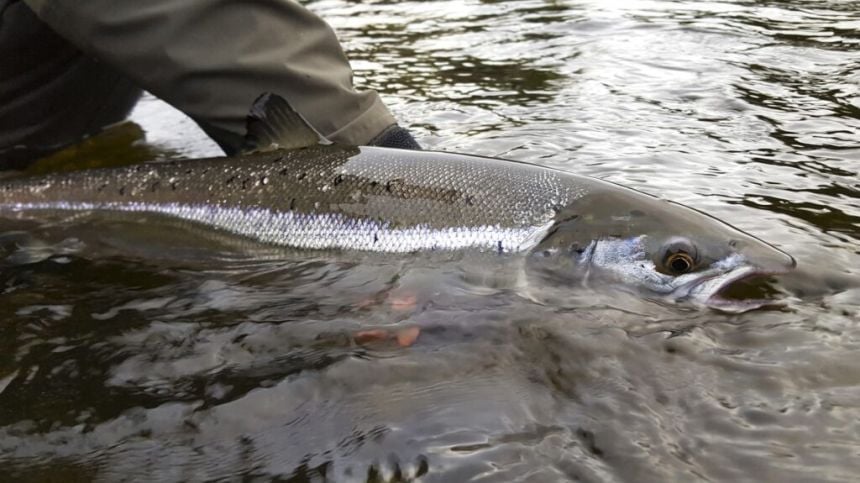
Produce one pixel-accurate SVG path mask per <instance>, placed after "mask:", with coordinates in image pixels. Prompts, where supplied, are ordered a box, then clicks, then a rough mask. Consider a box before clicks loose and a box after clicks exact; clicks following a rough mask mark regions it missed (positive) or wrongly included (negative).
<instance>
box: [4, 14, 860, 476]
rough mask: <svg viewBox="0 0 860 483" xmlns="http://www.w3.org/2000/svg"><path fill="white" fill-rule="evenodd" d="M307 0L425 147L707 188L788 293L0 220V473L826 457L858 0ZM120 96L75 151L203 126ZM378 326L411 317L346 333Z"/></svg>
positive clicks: (838, 461) (696, 193)
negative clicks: (90, 238)
mask: <svg viewBox="0 0 860 483" xmlns="http://www.w3.org/2000/svg"><path fill="white" fill-rule="evenodd" d="M310 6H311V7H312V8H314V9H315V10H316V11H318V12H319V13H321V14H322V15H323V16H325V17H326V18H327V19H328V20H329V21H330V22H331V23H333V24H334V25H335V26H336V28H337V29H338V31H339V34H340V36H341V38H342V40H343V41H344V43H345V45H346V47H347V50H348V52H349V55H350V56H351V58H352V59H353V63H354V67H355V68H356V82H357V83H358V84H360V85H364V86H371V87H373V88H375V89H377V90H379V91H380V92H381V93H382V94H383V96H384V98H385V99H386V100H387V102H388V103H389V104H390V106H391V107H392V109H393V110H394V111H395V113H396V114H397V116H398V117H399V118H400V119H401V120H402V122H403V123H404V124H405V125H408V126H411V127H412V128H413V130H414V131H415V133H416V135H417V137H418V138H419V139H420V141H421V142H422V143H423V144H424V145H425V146H427V147H429V148H432V149H440V150H448V151H459V152H465V153H473V154H484V155H492V156H501V157H507V158H513V159H520V160H528V161H531V162H536V163H541V164H546V165H550V166H555V167H559V168H563V169H568V170H571V171H575V172H578V173H584V174H589V175H593V176H597V177H601V178H605V179H609V180H612V181H615V182H619V183H622V184H625V185H628V186H632V187H635V188H639V189H642V190H644V191H648V192H651V193H654V194H658V195H660V196H662V197H665V198H669V199H673V200H677V201H681V202H683V203H686V204H689V205H691V206H694V207H697V208H700V209H703V210H706V211H708V212H710V213H712V214H714V215H716V216H717V217H719V218H722V219H725V220H727V221H730V222H731V223H732V224H734V225H736V226H738V227H739V228H742V229H744V230H746V231H749V232H751V233H754V234H756V235H758V236H760V237H761V238H764V239H766V240H768V241H771V242H773V243H775V244H777V245H778V246H780V247H781V248H782V249H784V250H785V251H787V252H789V253H791V254H793V255H795V256H796V257H797V259H798V262H799V270H798V272H797V273H795V274H793V275H791V276H786V277H782V278H781V279H780V280H779V281H778V282H776V283H774V284H773V285H772V288H773V289H774V290H775V291H777V292H778V293H779V294H780V296H782V297H785V298H786V299H787V300H788V307H787V308H786V309H785V310H779V311H757V312H750V313H747V314H743V315H725V314H719V313H715V312H701V311H696V310H690V309H688V308H684V307H680V306H661V305H657V304H654V303H651V302H647V301H642V300H624V301H621V300H617V301H614V302H612V303H605V301H597V300H590V299H584V300H578V301H577V304H578V306H577V307H576V308H575V309H572V310H571V309H566V310H563V311H562V310H555V309H553V308H551V307H542V306H537V305H534V304H531V303H529V302H527V301H525V300H522V299H520V298H518V297H517V296H515V295H513V294H510V293H508V292H506V291H504V290H500V289H495V288H493V287H492V286H488V285H487V284H483V283H481V281H480V280H477V279H476V277H473V276H471V274H469V273H466V269H465V268H464V267H460V266H457V265H456V264H452V265H449V266H433V265H428V264H426V263H425V264H422V263H421V262H419V261H415V260H401V259H392V260H391V261H390V263H385V262H383V263H373V264H355V263H345V262H342V261H337V260H326V259H319V258H313V259H301V258H297V259H295V260H286V261H283V260H282V261H257V262H231V263H216V262H215V261H213V260H211V259H208V260H207V259H206V258H205V257H201V258H199V259H195V260H194V262H193V263H192V262H191V261H189V262H188V263H175V262H172V263H167V262H163V263H162V262H159V261H158V260H159V257H158V256H147V255H159V254H161V252H160V251H161V250H164V245H165V244H164V243H162V244H153V247H154V248H149V250H150V253H148V252H147V250H148V247H149V245H148V244H147V243H146V240H147V238H146V235H147V234H146V233H143V234H141V233H138V234H135V236H134V237H131V239H130V240H128V241H127V242H126V243H128V244H129V245H134V246H133V247H132V246H129V247H128V248H129V250H128V251H127V252H125V251H123V250H115V251H111V252H102V251H100V250H99V247H98V246H96V247H93V246H89V247H82V246H81V245H80V243H77V242H75V241H74V238H79V235H81V234H82V233H83V232H85V231H86V230H87V229H88V228H90V229H92V227H88V226H86V225H84V226H79V227H72V228H69V227H68V226H67V225H64V226H63V227H59V228H58V227H50V226H39V225H23V226H22V225H20V224H14V225H13V224H11V222H0V232H3V233H4V235H2V236H0V254H2V255H3V257H5V258H4V261H3V262H2V263H3V266H2V268H0V301H2V302H0V475H2V476H0V479H2V480H3V481H12V480H25V481H89V480H102V481H122V480H137V481H147V480H152V481H155V480H157V481H190V480H256V479H259V480H268V479H273V478H277V479H281V480H291V481H318V480H321V479H323V477H327V478H330V479H332V480H336V481H364V480H370V481H380V480H383V481H385V480H394V481H400V480H409V479H411V478H420V479H421V480H422V481H454V482H459V481H569V480H578V481H637V482H638V481H659V482H663V481H691V480H716V481H733V482H734V481H856V479H857V475H858V474H860V359H858V349H860V327H858V325H860V288H858V287H860V249H858V246H860V245H858V243H860V181H858V175H857V172H858V169H860V3H858V2H852V1H842V2H837V1H783V2H775V1H774V2H764V1H759V2H756V1H745V2H744V1H738V2H692V1H691V2H672V1H630V2H620V1H619V2H610V1H597V0H594V1H576V2H574V1H561V0H559V1H537V0H533V1H515V0H509V1H490V0H485V1H457V2H455V1H433V2H429V1H427V2H421V1H415V0H413V1H402V2H389V1H381V0H380V1H366V0H362V1H357V0H355V1H345V0H325V1H318V2H311V3H310ZM133 119H134V120H135V121H136V122H137V123H139V124H140V125H141V126H142V127H143V128H144V130H145V131H147V137H148V141H147V142H145V143H142V142H137V143H134V144H130V143H129V141H128V139H127V136H126V137H123V136H119V137H118V139H119V141H117V140H116V139H115V140H114V141H112V142H113V143H114V144H111V145H107V144H105V145H103V146H98V143H96V144H97V145H96V146H95V148H94V149H93V150H92V151H90V152H91V153H95V154H94V155H101V156H105V155H106V154H105V153H110V156H116V154H115V153H117V152H119V153H126V154H125V155H121V156H126V157H127V159H139V158H144V159H146V158H158V157H162V158H170V157H180V156H187V157H193V156H200V155H207V154H214V153H217V150H216V149H215V147H214V145H213V144H212V143H211V142H209V141H208V140H207V139H206V138H205V137H204V136H203V135H202V134H201V133H200V131H198V130H197V129H196V128H195V127H194V125H193V124H192V123H191V122H190V121H188V120H186V119H184V118H182V117H181V116H178V115H177V114H176V113H175V112H174V111H172V110H170V109H169V108H167V107H166V106H164V105H163V104H161V103H159V102H157V101H155V100H152V99H147V100H145V101H144V102H143V103H142V104H141V105H140V106H139V108H138V109H137V111H136V112H135V114H134V116H133ZM132 134H133V131H132ZM132 138H133V136H132ZM117 143H118V144H117ZM117 148H120V149H117ZM90 152H88V153H90ZM99 153H101V154H99ZM85 154H87V153H85ZM87 155H89V154H87ZM82 161H83V160H82V159H78V162H82ZM12 229H15V230H18V231H19V232H18V233H10V230H12ZM22 231H23V233H22ZM144 231H145V230H144ZM148 236H149V237H150V238H149V240H150V241H153V239H155V238H158V239H161V238H163V234H148ZM162 241H163V240H162ZM40 244H41V245H40ZM19 245H25V246H28V247H30V248H29V251H28V257H29V258H27V259H25V260H21V259H19V258H15V254H16V253H19V251H18V250H17V248H16V247H17V246H19ZM167 245H168V246H169V243H167ZM114 246H116V245H114ZM33 247H36V248H33ZM132 248H133V249H132ZM156 252H159V253H156ZM196 255H199V254H193V253H192V254H190V255H189V257H188V258H189V260H192V259H193V258H194V257H195V256H196ZM477 278H478V279H479V278H480V277H477ZM571 297H572V298H574V299H576V297H575V294H572V295H571ZM580 298H581V297H580ZM379 328H386V329H390V330H392V331H397V330H400V331H404V330H407V329H411V328H418V329H419V330H420V335H419V336H418V339H417V341H415V343H414V344H413V345H412V346H411V347H408V348H403V347H400V345H399V344H398V343H397V342H396V341H395V340H393V339H390V340H387V341H369V342H368V341H366V340H356V339H361V337H360V336H359V337H357V334H361V331H368V330H372V329H379ZM360 342H363V343H360Z"/></svg>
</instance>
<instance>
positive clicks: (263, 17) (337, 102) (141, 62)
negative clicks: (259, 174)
mask: <svg viewBox="0 0 860 483" xmlns="http://www.w3.org/2000/svg"><path fill="white" fill-rule="evenodd" d="M26 1H27V3H28V4H30V5H31V6H32V7H33V8H34V9H35V10H36V11H37V13H38V14H39V16H40V17H41V18H42V19H43V20H45V21H46V22H47V23H48V24H49V25H51V27H53V28H54V29H55V30H56V31H57V32H58V33H60V34H61V35H63V36H64V37H65V38H67V39H68V40H69V41H71V42H72V43H74V44H75V45H77V46H78V47H79V48H80V49H81V50H83V51H85V52H87V53H89V54H92V55H93V56H95V57H97V58H99V59H102V60H103V61H104V62H106V63H108V64H110V65H112V66H114V67H115V68H116V69H117V70H120V71H121V72H123V73H124V74H125V75H127V76H128V77H129V78H131V79H132V80H134V81H135V82H136V83H137V84H138V85H140V86H141V87H143V88H144V89H146V90H148V91H150V92H152V93H153V94H155V95H156V96H158V97H160V98H162V99H164V100H165V101H167V102H169V103H170V104H172V105H174V106H175V107H177V108H178V109H180V110H181V111H183V112H185V113H186V114H188V115H189V116H191V118H193V119H194V120H195V121H196V122H197V123H198V124H200V126H201V127H202V128H203V130H204V131H206V133H207V134H208V135H209V136H211V137H212V138H213V139H214V140H215V141H216V142H218V143H219V144H220V145H221V147H222V148H223V149H224V150H225V152H227V153H228V154H233V153H235V152H236V151H237V150H238V149H239V148H240V146H241V145H242V140H243V137H244V135H245V121H246V116H247V115H248V112H249V110H250V108H251V105H252V104H253V102H254V100H255V99H257V98H258V97H259V96H260V95H261V94H263V93H266V92H271V93H274V94H277V95H279V96H281V97H283V98H285V99H287V101H289V103H290V104H291V105H292V106H293V107H294V108H295V109H296V110H297V111H298V112H299V113H300V114H302V116H303V117H304V118H305V119H306V120H307V121H308V122H309V123H310V124H311V125H312V126H313V127H314V128H315V129H316V130H317V131H318V132H320V133H321V134H322V135H323V136H325V137H326V138H328V139H329V140H331V141H334V142H339V143H343V144H353V145H362V144H367V143H369V142H371V140H374V139H376V138H378V137H379V136H380V135H381V134H383V133H384V131H386V129H388V128H390V127H391V126H392V125H394V124H395V122H396V121H395V119H394V117H393V116H392V115H391V113H390V112H389V111H388V109H387V108H386V107H385V105H384V104H383V103H382V101H381V100H380V99H379V96H378V95H377V94H376V93H375V92H372V91H364V92H359V91H356V90H355V88H354V87H353V85H352V70H351V68H350V66H349V63H348V62H347V59H346V56H345V55H344V53H343V50H342V49H341V47H340V44H339V43H338V40H337V38H336V37H335V34H334V32H333V30H332V29H331V28H330V27H329V26H328V25H327V24H326V23H325V22H324V21H323V20H322V19H320V18H319V17H317V16H316V15H314V14H313V13H311V12H309V11H308V10H307V9H305V8H304V7H302V6H301V5H299V4H298V3H296V2H295V1H293V0H249V1H237V0H147V1H140V0H87V1H81V0H26ZM407 135H408V132H407ZM409 137H410V138H411V136H409ZM412 142H413V143H414V139H413V140H412ZM415 147H417V144H416V145H415Z"/></svg>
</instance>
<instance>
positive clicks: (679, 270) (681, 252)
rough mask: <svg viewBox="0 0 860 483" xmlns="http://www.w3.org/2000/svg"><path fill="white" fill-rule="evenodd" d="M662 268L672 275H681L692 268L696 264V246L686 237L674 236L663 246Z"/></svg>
mask: <svg viewBox="0 0 860 483" xmlns="http://www.w3.org/2000/svg"><path fill="white" fill-rule="evenodd" d="M661 258H662V267H663V270H664V271H665V272H667V273H670V274H672V275H681V274H684V273H687V272H689V271H691V270H693V269H694V268H695V267H696V264H697V258H698V255H697V253H696V247H695V246H694V245H693V244H692V243H691V242H690V241H689V240H687V239H684V238H674V239H672V240H669V243H667V244H666V245H665V247H664V248H663V256H662V257H661Z"/></svg>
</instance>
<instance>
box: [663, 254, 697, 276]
mask: <svg viewBox="0 0 860 483" xmlns="http://www.w3.org/2000/svg"><path fill="white" fill-rule="evenodd" d="M664 265H666V268H668V269H669V271H671V272H672V273H676V274H682V273H687V272H689V271H690V270H692V269H693V265H694V263H693V257H691V256H690V255H688V254H686V253H684V252H678V253H673V254H671V255H669V256H668V257H666V261H665V262H664Z"/></svg>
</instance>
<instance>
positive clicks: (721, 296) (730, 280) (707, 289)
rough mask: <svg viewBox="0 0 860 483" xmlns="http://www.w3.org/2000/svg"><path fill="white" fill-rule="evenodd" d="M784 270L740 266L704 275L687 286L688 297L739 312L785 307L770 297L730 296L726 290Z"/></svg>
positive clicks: (703, 303)
mask: <svg viewBox="0 0 860 483" xmlns="http://www.w3.org/2000/svg"><path fill="white" fill-rule="evenodd" d="M787 272H788V269H784V270H773V269H771V270H764V269H762V268H759V267H756V266H749V265H747V266H742V267H738V268H735V269H733V270H730V271H728V272H723V273H717V274H714V275H710V276H705V277H702V278H700V279H699V280H696V281H695V282H694V283H693V284H692V286H691V287H689V289H688V290H689V291H688V298H690V299H692V300H694V301H696V302H698V303H700V304H702V305H704V306H706V307H708V308H711V309H714V310H717V311H720V312H725V313H732V314H739V313H743V312H748V311H750V310H755V309H761V308H780V307H785V305H786V302H785V301H784V300H781V299H771V298H730V297H727V296H726V291H727V290H728V289H729V288H730V287H733V286H735V285H737V284H738V283H739V282H742V281H749V280H755V279H761V278H764V277H768V276H772V275H780V274H783V273H787Z"/></svg>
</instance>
